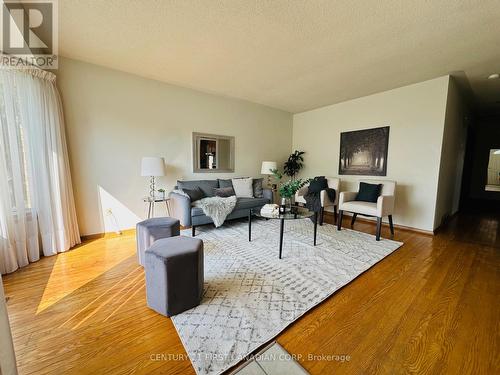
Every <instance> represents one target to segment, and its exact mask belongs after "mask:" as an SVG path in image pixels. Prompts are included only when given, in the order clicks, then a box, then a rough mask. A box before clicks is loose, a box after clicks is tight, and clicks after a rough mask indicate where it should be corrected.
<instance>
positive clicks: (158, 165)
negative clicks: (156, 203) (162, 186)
mask: <svg viewBox="0 0 500 375" xmlns="http://www.w3.org/2000/svg"><path fill="white" fill-rule="evenodd" d="M141 176H143V177H150V178H151V179H150V183H149V196H150V197H151V198H152V199H154V197H155V177H158V176H165V160H164V159H163V158H159V157H149V156H147V157H143V158H142V162H141Z"/></svg>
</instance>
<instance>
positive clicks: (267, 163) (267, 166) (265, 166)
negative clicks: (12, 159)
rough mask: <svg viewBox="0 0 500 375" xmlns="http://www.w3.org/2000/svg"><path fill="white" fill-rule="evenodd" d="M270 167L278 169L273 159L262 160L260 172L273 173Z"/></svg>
mask: <svg viewBox="0 0 500 375" xmlns="http://www.w3.org/2000/svg"><path fill="white" fill-rule="evenodd" d="M272 169H278V165H277V164H276V162H275V161H263V162H262V167H261V168H260V173H261V174H273V172H271V170H272Z"/></svg>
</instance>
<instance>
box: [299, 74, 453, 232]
mask: <svg viewBox="0 0 500 375" xmlns="http://www.w3.org/2000/svg"><path fill="white" fill-rule="evenodd" d="M448 82H449V77H448V76H445V77H440V78H436V79H433V80H430V81H426V82H421V83H418V84H414V85H410V86H406V87H401V88H398V89H395V90H390V91H385V92H382V93H378V94H374V95H370V96H366V97H363V98H359V99H354V100H350V101H347V102H343V103H339V104H334V105H330V106H327V107H323V108H319V109H315V110H312V111H307V112H303V113H299V114H296V115H294V116H293V148H294V149H299V150H303V151H305V152H306V154H305V155H304V156H305V168H304V170H303V172H302V176H308V177H309V176H315V175H326V176H337V175H338V161H339V149H340V133H341V132H344V131H350V130H359V129H367V128H374V127H380V126H390V134H389V150H388V164H387V177H385V178H386V179H391V180H395V181H397V184H398V186H397V192H396V207H395V215H394V221H395V223H396V224H400V225H404V226H409V227H413V228H418V229H422V230H427V231H432V230H433V229H434V216H435V207H436V196H437V186H438V175H439V166H440V156H441V145H442V139H443V131H444V118H445V111H446V100H447V91H448ZM340 177H341V179H342V185H341V190H352V189H354V187H355V186H356V183H355V181H357V180H358V179H359V176H345V175H342V176H340ZM373 178H378V177H373Z"/></svg>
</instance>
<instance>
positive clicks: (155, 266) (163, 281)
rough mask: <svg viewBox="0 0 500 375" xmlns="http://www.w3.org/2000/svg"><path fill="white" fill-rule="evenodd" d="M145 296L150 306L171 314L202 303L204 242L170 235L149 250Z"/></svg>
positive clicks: (146, 264)
mask: <svg viewBox="0 0 500 375" xmlns="http://www.w3.org/2000/svg"><path fill="white" fill-rule="evenodd" d="M144 268H145V272H146V297H147V303H148V306H149V307H150V308H152V309H153V310H155V311H156V312H158V313H160V314H162V315H166V316H172V315H176V314H179V313H181V312H183V311H185V310H188V309H191V308H193V307H195V306H197V305H199V303H200V301H201V297H202V295H203V277H204V275H203V241H201V240H200V239H197V238H191V237H183V236H177V237H171V238H164V239H160V240H157V241H155V243H153V245H151V247H150V248H149V249H148V250H146V253H145V264H144Z"/></svg>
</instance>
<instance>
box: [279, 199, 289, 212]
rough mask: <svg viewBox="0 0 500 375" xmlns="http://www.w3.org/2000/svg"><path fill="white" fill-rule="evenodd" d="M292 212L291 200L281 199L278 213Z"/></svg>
mask: <svg viewBox="0 0 500 375" xmlns="http://www.w3.org/2000/svg"><path fill="white" fill-rule="evenodd" d="M291 211H292V198H289V197H281V204H280V212H284V213H288V212H291Z"/></svg>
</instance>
